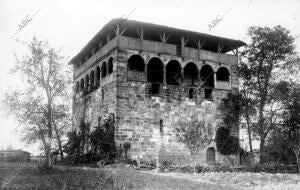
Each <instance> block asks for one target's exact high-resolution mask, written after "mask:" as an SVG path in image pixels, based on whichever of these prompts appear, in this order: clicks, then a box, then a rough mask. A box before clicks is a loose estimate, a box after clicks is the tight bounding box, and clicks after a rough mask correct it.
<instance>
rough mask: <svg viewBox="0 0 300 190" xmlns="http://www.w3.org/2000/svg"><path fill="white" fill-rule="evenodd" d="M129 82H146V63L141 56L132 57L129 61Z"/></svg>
mask: <svg viewBox="0 0 300 190" xmlns="http://www.w3.org/2000/svg"><path fill="white" fill-rule="evenodd" d="M127 63H128V65H127V78H128V80H136V81H145V62H144V59H143V58H142V57H141V56H140V55H132V56H131V57H130V58H129V59H128V61H127Z"/></svg>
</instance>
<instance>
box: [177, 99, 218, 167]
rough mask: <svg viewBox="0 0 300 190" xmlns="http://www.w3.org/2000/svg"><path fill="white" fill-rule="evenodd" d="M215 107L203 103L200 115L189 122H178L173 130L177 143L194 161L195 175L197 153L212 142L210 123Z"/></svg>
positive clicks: (195, 115)
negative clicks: (188, 152)
mask: <svg viewBox="0 0 300 190" xmlns="http://www.w3.org/2000/svg"><path fill="white" fill-rule="evenodd" d="M214 114H215V106H214V105H213V103H211V102H208V101H205V102H203V103H202V105H201V106H200V114H196V112H195V114H194V115H193V117H192V119H191V120H190V121H188V120H187V121H181V122H179V127H177V128H176V129H175V133H176V136H177V139H178V142H181V143H183V144H184V145H186V146H187V148H188V149H189V151H190V154H191V156H192V158H193V160H194V163H193V168H194V173H196V161H197V155H198V153H199V152H200V151H201V150H203V149H204V148H207V146H208V145H209V144H210V143H211V142H212V141H213V140H214V139H213V133H214V132H213V129H212V125H211V123H212V122H213V120H214V118H215V116H214Z"/></svg>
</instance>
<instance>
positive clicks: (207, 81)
mask: <svg viewBox="0 0 300 190" xmlns="http://www.w3.org/2000/svg"><path fill="white" fill-rule="evenodd" d="M200 77H201V80H202V82H203V83H204V86H205V87H211V88H213V87H214V71H213V69H212V68H211V66H209V65H204V66H203V67H202V68H201V71H200Z"/></svg>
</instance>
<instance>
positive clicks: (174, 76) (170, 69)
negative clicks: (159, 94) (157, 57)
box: [166, 60, 181, 85]
mask: <svg viewBox="0 0 300 190" xmlns="http://www.w3.org/2000/svg"><path fill="white" fill-rule="evenodd" d="M166 82H167V84H174V85H179V84H180V83H181V66H180V63H178V61H175V60H172V61H170V62H169V63H168V64H167V67H166Z"/></svg>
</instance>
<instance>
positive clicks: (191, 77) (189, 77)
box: [184, 62, 199, 86]
mask: <svg viewBox="0 0 300 190" xmlns="http://www.w3.org/2000/svg"><path fill="white" fill-rule="evenodd" d="M198 80H199V71H198V68H197V66H196V65H195V64H194V63H192V62H190V63H188V64H187V65H186V66H185V67H184V84H185V85H190V86H193V85H195V84H196V83H197V82H198Z"/></svg>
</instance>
